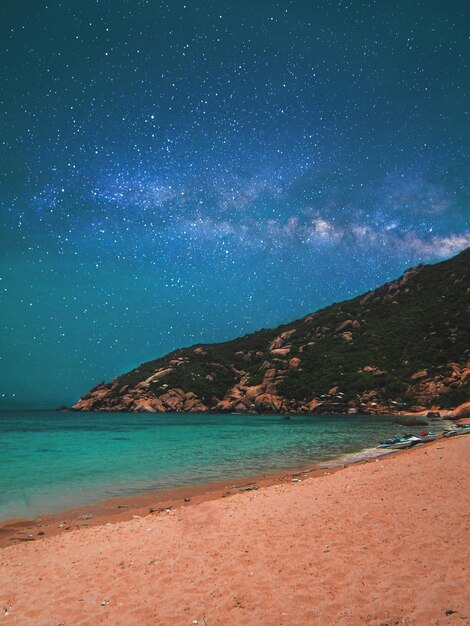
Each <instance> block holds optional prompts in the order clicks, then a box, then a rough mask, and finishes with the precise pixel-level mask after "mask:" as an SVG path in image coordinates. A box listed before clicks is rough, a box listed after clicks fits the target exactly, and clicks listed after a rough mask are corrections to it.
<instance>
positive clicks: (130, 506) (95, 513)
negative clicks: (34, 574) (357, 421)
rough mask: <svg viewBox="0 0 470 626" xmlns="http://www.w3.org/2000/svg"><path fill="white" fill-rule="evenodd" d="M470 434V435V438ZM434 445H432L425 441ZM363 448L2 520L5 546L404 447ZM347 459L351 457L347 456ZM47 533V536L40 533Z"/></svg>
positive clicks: (322, 471) (324, 471)
mask: <svg viewBox="0 0 470 626" xmlns="http://www.w3.org/2000/svg"><path fill="white" fill-rule="evenodd" d="M469 438H470V437H469ZM425 445H429V444H425ZM361 452H363V451H360V452H357V453H350V454H347V455H340V456H339V457H336V458H334V459H331V460H329V461H323V462H318V463H314V464H309V465H305V466H301V467H298V468H290V469H289V468H286V469H282V470H277V471H273V472H267V473H265V474H258V475H252V476H240V477H238V478H237V477H235V478H227V480H223V481H222V480H220V481H216V482H208V483H203V484H194V485H187V486H183V487H174V488H170V489H162V490H151V491H148V492H144V493H136V494H135V495H132V496H119V497H115V498H109V499H106V500H101V501H99V502H92V503H90V504H85V505H82V506H77V507H70V508H66V509H64V510H62V511H58V512H53V513H45V514H43V515H38V516H36V517H35V518H31V519H27V518H20V517H19V518H10V519H5V520H0V549H2V548H4V547H6V546H10V545H12V544H14V543H22V542H25V541H32V539H27V537H29V536H31V535H32V537H33V539H34V541H37V540H44V539H46V538H47V537H54V536H56V535H59V534H63V533H64V532H70V531H73V530H80V529H86V528H92V527H96V526H103V525H106V524H112V523H117V522H125V521H129V520H132V519H136V516H137V517H139V518H143V517H145V516H147V515H154V514H160V513H164V512H165V509H171V510H174V509H176V508H183V507H184V508H185V507H188V506H194V505H196V504H201V503H202V502H208V501H211V500H217V499H219V498H227V497H230V496H235V495H237V494H240V493H244V492H245V491H256V490H258V489H262V488H265V487H270V486H271V485H278V484H284V483H290V482H292V480H295V479H299V478H300V479H302V478H306V477H308V478H314V477H316V476H322V475H323V476H324V475H328V474H332V473H333V472H336V471H338V470H340V469H343V468H344V467H347V466H349V465H353V464H359V463H368V462H370V461H373V460H375V459H376V458H382V457H384V456H389V455H391V454H396V453H397V452H404V451H403V450H401V451H400V450H395V451H392V452H390V451H383V452H381V453H379V454H377V455H375V456H370V457H364V458H355V457H356V456H358V455H360V454H361ZM343 457H351V459H350V460H348V459H347V458H345V459H344V461H343V460H342V459H343ZM38 533H43V534H40V535H39V534H38Z"/></svg>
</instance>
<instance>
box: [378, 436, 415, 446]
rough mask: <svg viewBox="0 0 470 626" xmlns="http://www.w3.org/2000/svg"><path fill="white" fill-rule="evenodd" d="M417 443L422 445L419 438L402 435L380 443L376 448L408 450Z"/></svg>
mask: <svg viewBox="0 0 470 626" xmlns="http://www.w3.org/2000/svg"><path fill="white" fill-rule="evenodd" d="M417 443H422V442H421V439H420V438H419V437H416V436H415V435H403V436H401V437H399V436H397V437H392V438H391V439H386V440H385V441H381V442H380V443H379V445H378V446H377V448H391V449H392V450H401V449H402V448H409V447H410V446H414V445H416V444H417Z"/></svg>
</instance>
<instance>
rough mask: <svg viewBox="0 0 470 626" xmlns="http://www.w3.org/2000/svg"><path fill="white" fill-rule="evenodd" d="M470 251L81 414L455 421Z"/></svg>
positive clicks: (134, 380) (135, 373)
mask: <svg viewBox="0 0 470 626" xmlns="http://www.w3.org/2000/svg"><path fill="white" fill-rule="evenodd" d="M469 285H470V248H468V249H467V250H464V251H463V252H462V253H461V254H459V255H457V256H456V257H454V258H453V259H450V260H448V261H444V262H442V263H438V264H436V265H428V266H419V267H415V268H411V269H409V270H407V271H406V272H405V273H404V274H403V276H401V277H400V278H398V279H397V280H395V281H392V282H390V283H386V284H385V285H382V286H381V287H379V288H377V289H375V290H373V291H370V292H368V293H366V294H363V295H361V296H358V297H356V298H353V299H352V300H348V301H345V302H342V303H339V304H337V303H335V304H333V305H331V306H330V307H327V308H326V309H322V310H321V311H318V312H316V313H312V314H310V315H307V316H306V317H304V318H302V319H300V320H297V321H295V322H292V323H290V324H286V325H284V326H281V327H279V328H277V329H263V330H260V331H258V332H256V333H253V334H250V335H245V336H244V337H240V338H238V339H235V340H232V341H227V342H224V343H218V344H207V345H202V344H198V345H195V346H191V347H189V348H183V349H180V350H175V351H174V352H172V353H170V354H168V355H166V356H163V357H161V358H159V359H155V360H154V361H149V362H147V363H143V364H141V365H140V366H139V367H137V368H136V369H134V370H132V371H130V372H127V373H126V374H123V375H121V376H118V377H117V378H115V379H114V380H112V381H110V382H107V383H105V382H102V383H100V384H98V385H96V386H95V387H93V388H92V389H91V390H90V391H89V392H88V393H86V394H85V395H84V396H82V397H81V398H80V400H78V402H76V403H75V404H74V405H73V407H71V408H72V410H75V411H147V412H187V413H197V412H204V411H211V412H217V413H281V414H314V413H361V414H362V413H367V414H384V413H386V414H410V413H411V414H426V413H427V412H434V413H437V412H439V413H441V414H442V415H443V414H448V413H449V412H450V411H451V410H452V409H453V408H455V407H457V406H459V405H461V404H464V403H466V402H469V401H470V348H469V346H470V286H469Z"/></svg>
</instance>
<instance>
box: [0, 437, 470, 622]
mask: <svg viewBox="0 0 470 626" xmlns="http://www.w3.org/2000/svg"><path fill="white" fill-rule="evenodd" d="M469 452H470V436H466V437H460V438H454V439H449V440H438V441H436V442H434V443H432V444H427V445H425V446H419V447H418V448H415V449H411V450H409V451H404V452H401V453H399V454H394V455H390V456H387V457H382V458H380V459H377V460H371V461H369V462H367V463H360V464H355V465H351V466H348V467H346V468H344V469H340V470H339V471H336V472H331V473H326V474H325V473H323V474H322V475H315V476H310V475H308V474H307V475H305V476H300V477H298V478H295V479H294V480H295V481H296V482H293V481H292V479H291V480H290V481H289V482H286V481H284V482H280V483H278V484H274V485H271V486H262V487H261V488H260V489H258V490H254V491H241V492H240V493H237V494H235V495H231V496H230V497H226V498H221V497H217V498H215V499H209V500H207V499H206V500H205V501H204V499H202V500H201V501H200V502H197V500H195V501H194V502H191V504H190V505H189V506H184V507H180V508H173V509H172V510H170V511H169V512H157V513H152V514H150V515H146V516H145V517H136V518H132V519H130V520H127V521H115V522H107V523H102V524H101V525H98V526H95V527H82V528H80V529H71V530H69V531H68V532H65V531H64V532H63V533H62V534H55V535H54V536H50V537H46V538H44V539H42V540H41V541H38V540H36V541H28V542H22V543H19V544H15V545H10V546H8V547H4V548H2V549H1V550H0V616H1V618H2V623H4V624H9V625H13V624H15V625H21V626H26V625H33V624H34V625H35V626H42V625H44V626H46V625H47V626H58V625H59V624H63V625H65V626H69V625H74V626H75V625H79V624H83V625H85V624H109V625H113V626H117V625H147V624H149V625H150V624H162V625H165V626H166V625H169V626H170V625H180V624H181V625H186V624H187V625H190V624H196V623H198V624H202V625H205V626H215V625H222V624H224V625H227V624H250V625H251V624H252V625H257V626H259V625H266V626H268V625H269V626H271V625H275V624H276V625H285V626H305V625H320V626H326V625H330V624H341V625H344V626H346V625H347V626H352V625H355V624H370V625H376V626H379V625H381V626H384V625H385V624H389V625H392V624H420V625H421V624H422V625H423V626H424V625H431V624H458V623H465V621H466V620H470V593H469V591H468V585H469V583H470V576H469V574H470V559H469V539H468V537H469V534H468V532H469V526H470V522H469V512H470V490H469V489H468V488H467V485H466V480H467V476H468V471H469V466H470V456H469ZM297 481H300V482H297Z"/></svg>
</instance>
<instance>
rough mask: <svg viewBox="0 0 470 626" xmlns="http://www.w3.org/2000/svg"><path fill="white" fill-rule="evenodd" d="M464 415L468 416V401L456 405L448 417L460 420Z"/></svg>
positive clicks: (469, 404)
mask: <svg viewBox="0 0 470 626" xmlns="http://www.w3.org/2000/svg"><path fill="white" fill-rule="evenodd" d="M465 417H470V402H464V404H461V405H460V406H458V407H456V408H455V409H454V410H453V411H452V412H451V414H450V415H449V419H451V420H460V419H463V418H465Z"/></svg>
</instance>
